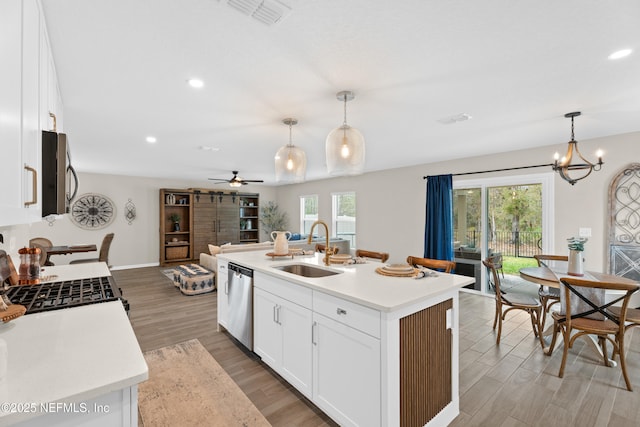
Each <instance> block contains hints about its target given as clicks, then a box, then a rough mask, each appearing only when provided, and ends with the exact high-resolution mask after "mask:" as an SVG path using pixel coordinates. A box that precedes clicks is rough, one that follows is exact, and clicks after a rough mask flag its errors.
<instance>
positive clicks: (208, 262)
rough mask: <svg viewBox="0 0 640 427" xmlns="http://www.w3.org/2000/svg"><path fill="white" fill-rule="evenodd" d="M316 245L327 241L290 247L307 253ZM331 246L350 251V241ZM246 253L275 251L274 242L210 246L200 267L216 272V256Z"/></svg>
mask: <svg viewBox="0 0 640 427" xmlns="http://www.w3.org/2000/svg"><path fill="white" fill-rule="evenodd" d="M316 243H326V240H322V239H314V240H313V241H312V242H311V243H307V240H290V241H289V247H290V248H296V249H302V250H305V251H308V250H315V247H316ZM329 243H330V244H331V246H336V247H338V248H339V251H340V252H339V253H346V254H348V253H349V251H350V247H349V241H348V240H345V239H331V240H329ZM246 251H264V252H265V254H266V253H267V252H271V251H273V242H261V243H245V244H230V243H227V244H225V245H222V246H216V245H209V253H201V254H200V265H201V266H203V267H205V268H207V269H209V270H211V271H213V272H216V271H217V270H218V263H217V258H216V256H217V255H218V254H227V253H232V252H246Z"/></svg>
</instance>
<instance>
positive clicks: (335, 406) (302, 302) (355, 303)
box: [218, 251, 473, 426]
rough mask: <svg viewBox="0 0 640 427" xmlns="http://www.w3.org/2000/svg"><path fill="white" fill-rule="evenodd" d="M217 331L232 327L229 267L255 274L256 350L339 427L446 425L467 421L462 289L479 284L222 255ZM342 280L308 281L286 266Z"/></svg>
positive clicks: (363, 267) (311, 259)
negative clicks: (461, 368) (461, 371)
mask: <svg viewBox="0 0 640 427" xmlns="http://www.w3.org/2000/svg"><path fill="white" fill-rule="evenodd" d="M218 257H219V261H218V285H219V296H218V316H219V317H218V323H219V325H221V326H222V327H225V328H226V327H227V326H226V323H227V321H228V318H229V316H232V315H233V313H235V311H236V310H235V309H236V307H229V306H227V304H228V299H227V298H226V294H227V293H228V286H229V281H228V276H227V264H228V263H229V262H232V263H234V264H238V265H241V266H244V267H247V268H249V269H252V270H253V286H254V291H253V303H252V304H249V307H253V351H254V352H255V353H256V354H257V355H258V356H260V357H261V358H262V360H263V362H264V363H266V364H268V365H269V366H270V367H272V368H273V369H274V370H275V371H276V372H277V373H278V374H280V375H281V376H282V377H283V378H284V379H286V380H287V381H288V382H289V383H291V384H292V385H293V386H294V387H296V389H298V390H299V391H300V392H301V393H302V394H304V395H305V396H306V397H308V398H309V399H310V400H311V401H312V402H313V403H314V404H316V405H317V406H318V407H319V408H320V409H322V410H323V411H324V412H325V413H327V414H328V415H329V416H331V417H332V418H333V419H334V420H336V421H337V422H338V423H339V424H340V425H351V426H356V425H361V426H365V425H366V426H419V425H428V426H440V425H447V424H448V423H449V422H451V421H452V420H453V419H454V418H455V417H456V416H457V415H458V413H459V396H458V307H459V305H458V291H459V289H460V288H462V287H464V286H465V285H468V284H470V283H473V278H469V277H465V276H457V275H452V274H444V273H438V274H437V277H425V278H423V279H417V280H416V279H413V278H410V277H388V276H384V275H381V274H378V273H376V268H377V267H381V266H382V265H383V264H380V263H377V262H368V263H366V264H355V265H348V266H342V265H338V264H334V265H331V266H329V267H327V266H323V265H322V257H323V255H322V254H315V255H313V256H304V257H295V258H294V259H291V258H275V259H273V258H270V257H267V256H266V255H265V253H263V252H262V251H254V252H244V253H229V254H219V255H218ZM292 264H300V265H304V266H310V267H319V268H321V269H322V270H325V271H329V272H331V273H335V274H333V275H330V276H325V277H304V276H300V275H296V274H292V273H288V272H286V271H282V270H280V269H278V268H274V267H279V266H284V265H292Z"/></svg>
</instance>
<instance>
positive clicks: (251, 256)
mask: <svg viewBox="0 0 640 427" xmlns="http://www.w3.org/2000/svg"><path fill="white" fill-rule="evenodd" d="M217 256H218V258H220V259H221V260H226V261H230V262H234V263H237V264H240V265H243V266H246V267H249V268H252V269H253V270H255V271H261V272H263V273H265V274H269V275H271V276H275V277H279V278H281V279H285V280H287V281H289V282H292V283H298V284H300V285H303V286H306V287H309V288H311V289H315V290H318V291H321V292H324V293H327V294H330V295H334V296H337V297H339V298H343V299H346V300H350V301H352V302H355V303H358V304H362V305H364V306H367V307H371V308H374V309H376V310H380V311H384V312H393V311H396V310H399V309H401V308H404V307H408V306H410V305H413V304H415V303H419V302H421V301H424V300H427V299H431V298H435V297H438V296H440V295H444V294H446V293H449V292H451V290H453V289H459V288H462V287H463V286H466V285H469V284H471V283H474V282H475V278H473V277H467V276H460V275H455V274H445V273H438V277H425V278H422V279H414V278H410V277H388V276H383V275H380V274H378V273H376V272H375V269H376V267H381V266H383V265H384V264H382V263H379V262H376V261H368V262H367V263H366V264H352V265H349V266H343V265H340V264H332V265H331V266H328V267H327V266H325V265H324V264H323V262H322V258H323V257H324V254H315V255H312V256H296V257H294V258H293V259H291V257H288V258H287V257H277V258H275V259H272V258H271V257H268V256H266V252H265V251H251V252H236V253H227V254H218V255H217ZM286 264H311V265H317V266H321V267H322V268H326V269H329V270H334V271H339V272H340V273H341V274H336V275H333V276H326V277H318V278H309V277H302V276H298V275H295V274H291V273H287V272H284V271H281V270H277V269H275V268H273V267H274V266H278V265H286Z"/></svg>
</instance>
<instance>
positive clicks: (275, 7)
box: [227, 0, 291, 25]
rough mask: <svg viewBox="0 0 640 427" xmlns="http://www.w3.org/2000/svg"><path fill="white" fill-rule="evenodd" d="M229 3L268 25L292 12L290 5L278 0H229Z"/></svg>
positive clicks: (277, 21)
mask: <svg viewBox="0 0 640 427" xmlns="http://www.w3.org/2000/svg"><path fill="white" fill-rule="evenodd" d="M227 4H228V5H229V6H231V7H232V8H234V9H236V10H237V11H239V12H242V14H244V15H247V16H251V17H252V18H254V19H257V20H258V21H260V22H262V23H263V24H266V25H274V24H277V23H279V22H280V21H282V20H283V19H284V18H286V17H287V16H288V15H289V14H290V13H291V8H290V7H289V6H287V5H286V4H283V3H280V2H279V1H277V0H227Z"/></svg>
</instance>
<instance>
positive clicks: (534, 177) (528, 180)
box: [453, 172, 555, 295]
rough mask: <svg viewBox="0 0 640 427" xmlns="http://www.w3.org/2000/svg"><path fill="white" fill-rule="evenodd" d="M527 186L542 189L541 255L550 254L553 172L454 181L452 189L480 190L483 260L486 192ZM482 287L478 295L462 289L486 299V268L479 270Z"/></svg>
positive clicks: (552, 247) (483, 251)
mask: <svg viewBox="0 0 640 427" xmlns="http://www.w3.org/2000/svg"><path fill="white" fill-rule="evenodd" d="M527 184H541V185H542V200H541V203H542V252H543V253H548V254H553V253H555V250H554V235H555V228H554V201H555V191H554V190H555V187H554V174H553V172H546V173H537V174H526V175H505V176H499V177H491V178H476V179H464V178H456V177H454V179H453V189H454V190H457V189H463V188H479V189H480V190H481V209H482V212H481V218H480V222H481V224H482V241H481V242H480V245H481V246H480V247H481V254H482V255H481V256H482V258H483V259H484V257H485V256H486V254H487V250H488V244H487V236H488V229H487V226H488V216H487V213H488V212H487V208H488V206H487V200H488V197H487V188H488V187H504V186H510V185H527ZM480 277H481V279H480V280H481V286H480V292H478V291H475V290H471V289H462V290H463V291H465V292H473V293H480V294H484V295H489V292H487V272H486V268H480Z"/></svg>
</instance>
